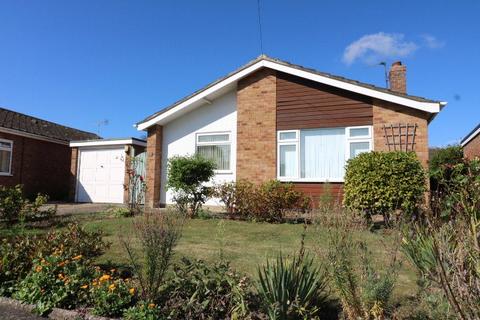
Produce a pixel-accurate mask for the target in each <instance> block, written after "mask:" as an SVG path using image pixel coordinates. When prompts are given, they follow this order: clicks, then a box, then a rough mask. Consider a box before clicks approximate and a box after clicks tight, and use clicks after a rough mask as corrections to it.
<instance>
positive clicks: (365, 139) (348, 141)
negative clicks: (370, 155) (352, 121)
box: [345, 126, 373, 161]
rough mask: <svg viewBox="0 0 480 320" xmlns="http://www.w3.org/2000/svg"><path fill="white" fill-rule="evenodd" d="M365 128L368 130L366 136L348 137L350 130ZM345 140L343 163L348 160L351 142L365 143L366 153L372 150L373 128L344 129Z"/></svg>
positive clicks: (362, 127) (363, 127)
mask: <svg viewBox="0 0 480 320" xmlns="http://www.w3.org/2000/svg"><path fill="white" fill-rule="evenodd" d="M365 128H366V129H368V135H366V136H356V137H350V131H351V130H352V129H365ZM345 139H346V149H345V161H347V160H350V151H351V144H352V142H367V143H368V145H369V150H368V152H370V151H372V150H373V127H372V126H357V127H346V128H345Z"/></svg>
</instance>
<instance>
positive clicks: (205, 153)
mask: <svg viewBox="0 0 480 320" xmlns="http://www.w3.org/2000/svg"><path fill="white" fill-rule="evenodd" d="M197 153H198V154H199V155H200V156H202V157H204V158H206V159H209V160H212V161H213V162H215V164H216V165H217V167H216V169H217V170H230V145H229V144H225V145H205V146H197Z"/></svg>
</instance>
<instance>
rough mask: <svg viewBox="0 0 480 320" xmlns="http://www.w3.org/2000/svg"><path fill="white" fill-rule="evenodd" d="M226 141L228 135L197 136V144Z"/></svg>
mask: <svg viewBox="0 0 480 320" xmlns="http://www.w3.org/2000/svg"><path fill="white" fill-rule="evenodd" d="M225 141H228V134H208V135H199V136H198V142H225Z"/></svg>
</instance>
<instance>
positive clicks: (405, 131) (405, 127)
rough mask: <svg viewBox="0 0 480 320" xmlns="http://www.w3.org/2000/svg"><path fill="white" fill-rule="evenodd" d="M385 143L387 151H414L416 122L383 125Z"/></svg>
mask: <svg viewBox="0 0 480 320" xmlns="http://www.w3.org/2000/svg"><path fill="white" fill-rule="evenodd" d="M383 132H384V136H383V137H384V138H385V145H386V146H387V147H388V151H414V150H415V135H416V133H417V124H416V123H415V124H410V123H406V124H405V123H398V124H390V125H385V124H384V125H383Z"/></svg>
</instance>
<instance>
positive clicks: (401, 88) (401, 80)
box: [388, 61, 407, 93]
mask: <svg viewBox="0 0 480 320" xmlns="http://www.w3.org/2000/svg"><path fill="white" fill-rule="evenodd" d="M388 78H389V82H390V90H392V91H396V92H400V93H407V67H405V66H404V65H402V62H401V61H395V62H394V63H392V66H391V67H390V72H389V73H388Z"/></svg>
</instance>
